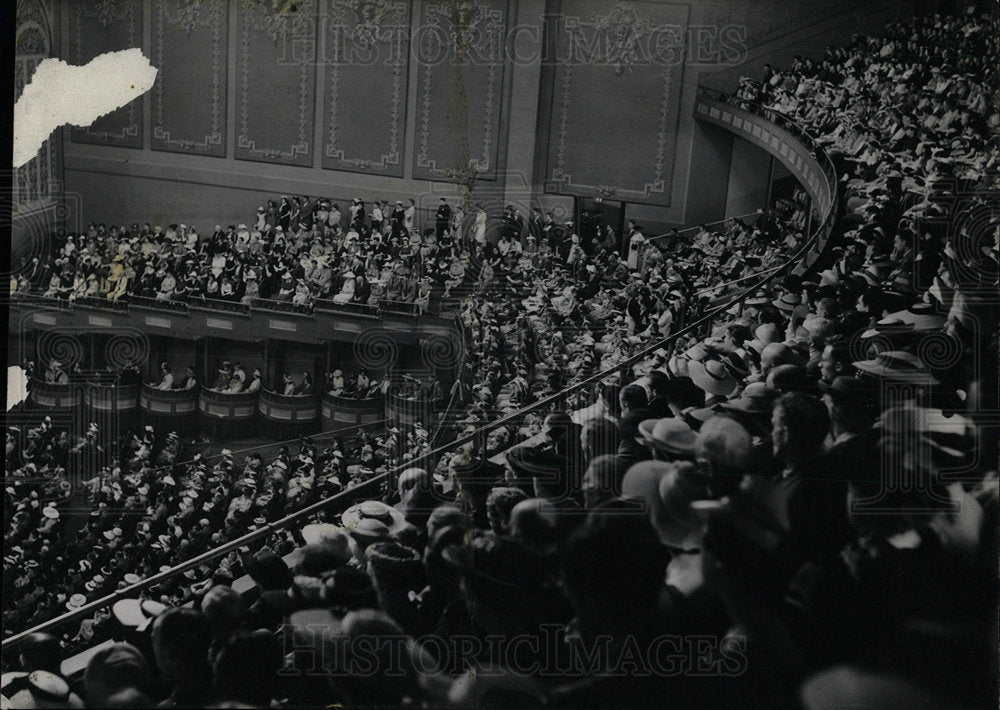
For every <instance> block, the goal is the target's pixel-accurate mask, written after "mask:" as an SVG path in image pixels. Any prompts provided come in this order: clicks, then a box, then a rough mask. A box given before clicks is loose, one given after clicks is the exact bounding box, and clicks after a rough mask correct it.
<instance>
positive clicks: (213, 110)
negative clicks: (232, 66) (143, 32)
mask: <svg viewBox="0 0 1000 710" xmlns="http://www.w3.org/2000/svg"><path fill="white" fill-rule="evenodd" d="M228 10H229V2H228V1H227V0H202V1H201V2H197V3H191V2H188V0H160V1H158V2H154V3H153V4H152V21H151V25H152V63H153V65H154V66H155V67H156V68H157V69H158V70H159V72H158V73H157V75H156V83H155V84H153V90H152V92H151V101H152V117H151V131H152V136H151V147H152V149H153V150H167V151H174V152H178V153H194V154H197V155H214V156H225V154H226V80H227V75H226V67H227V58H228V45H229V42H228V38H229V19H228V17H229V12H228Z"/></svg>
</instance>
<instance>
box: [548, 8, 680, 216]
mask: <svg viewBox="0 0 1000 710" xmlns="http://www.w3.org/2000/svg"><path fill="white" fill-rule="evenodd" d="M641 5H642V6H643V7H642V9H640V8H639V7H638V6H637V4H636V3H631V2H617V3H616V4H615V5H614V6H612V7H610V8H609V9H608V10H606V11H605V10H603V8H604V7H605V6H606V5H604V4H603V3H590V5H589V6H590V7H592V8H596V7H601V8H602V10H601V11H597V12H594V13H591V14H589V15H585V16H571V15H570V16H563V17H562V20H563V24H562V25H561V26H560V27H559V32H558V33H557V40H556V41H557V42H558V46H559V52H560V56H562V57H565V58H566V61H565V62H564V63H561V64H560V65H559V66H557V67H555V68H553V69H552V71H553V72H554V77H555V85H554V91H555V96H556V98H557V100H558V114H557V115H556V112H555V111H554V112H553V114H554V120H553V124H552V130H551V133H550V135H551V141H550V148H549V161H548V164H549V169H548V176H547V179H546V182H545V187H546V191H547V192H552V193H559V194H583V195H592V196H598V197H599V196H602V195H603V190H604V189H605V186H606V185H607V184H609V183H610V184H614V185H615V186H616V192H615V196H616V199H623V200H627V201H637V202H650V203H655V204H661V205H668V204H669V201H670V183H671V177H672V175H671V173H672V171H673V155H672V148H673V145H674V139H675V137H676V130H677V122H678V119H679V103H680V91H679V89H680V86H679V84H680V82H679V81H678V80H677V77H676V76H675V74H679V72H680V71H681V69H682V67H681V66H679V65H676V66H675V64H676V63H675V62H654V63H649V61H648V59H646V58H644V57H643V56H641V55H640V52H639V50H638V48H639V47H641V46H642V44H643V43H644V42H647V41H650V40H651V38H655V39H656V41H657V42H664V41H665V39H664V38H670V39H668V40H666V41H670V42H673V41H676V42H677V43H679V44H682V43H683V41H684V37H683V34H681V32H682V31H683V25H684V24H686V21H687V8H686V7H684V6H674V5H658V4H656V3H648V2H643V3H641ZM673 25H676V27H677V36H676V37H673V38H671V33H670V32H667V31H665V30H664V28H665V27H671V26H673ZM581 43H583V44H581ZM581 46H588V47H590V48H591V49H592V52H593V53H592V54H590V55H587V56H581V55H580V53H579V48H580V47H581ZM593 48H596V49H593ZM656 49H657V50H662V49H663V47H661V46H660V45H659V44H658V45H657V47H656ZM651 77H656V79H655V84H654V83H653V81H652V79H651ZM643 82H647V83H643ZM595 84H599V85H600V86H601V91H600V92H599V93H597V94H594V93H593V92H591V91H590V88H591V87H592V86H594V85H595ZM653 92H655V93H653ZM650 100H655V102H656V103H655V112H653V111H650V110H648V109H647V107H648V105H649V102H650ZM611 108H613V112H612V113H609V109H611ZM641 112H644V113H641ZM633 114H634V115H635V120H636V121H643V122H645V123H642V124H641V125H648V126H650V127H653V126H655V131H654V130H649V131H646V132H645V135H644V134H643V132H642V131H641V125H640V126H637V124H636V123H635V122H633V121H632V120H630V116H631V115H633ZM613 115H617V116H620V117H621V121H622V126H623V127H627V130H629V131H630V134H629V140H628V141H627V142H625V143H623V144H622V145H620V146H618V147H617V148H614V149H615V150H618V151H619V152H620V153H622V154H623V155H629V156H634V160H631V161H629V162H628V164H627V165H622V164H619V165H617V166H614V165H610V164H609V163H610V161H609V160H602V158H601V155H600V154H599V153H597V152H595V151H594V150H593V148H592V146H593V136H594V135H595V131H597V132H606V131H607V130H608V125H607V121H608V119H609V116H613ZM601 120H604V121H605V123H599V121H601ZM612 135H613V134H612ZM609 140H611V141H613V140H614V139H613V138H611V139H609ZM581 164H587V165H590V166H594V167H592V168H588V172H589V175H590V177H582V176H580V175H578V174H577V173H578V171H579V169H580V166H581ZM602 165H603V166H606V169H605V170H604V171H603V172H602V171H601V166H602Z"/></svg>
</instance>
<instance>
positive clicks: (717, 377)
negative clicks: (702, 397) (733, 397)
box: [688, 360, 737, 396]
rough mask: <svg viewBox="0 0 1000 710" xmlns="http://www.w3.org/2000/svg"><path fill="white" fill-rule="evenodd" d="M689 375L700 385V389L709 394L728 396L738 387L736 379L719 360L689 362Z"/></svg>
mask: <svg viewBox="0 0 1000 710" xmlns="http://www.w3.org/2000/svg"><path fill="white" fill-rule="evenodd" d="M688 376H689V377H690V378H691V380H692V381H693V382H694V383H695V384H696V385H698V387H699V389H702V390H704V391H705V392H708V393H709V394H717V395H721V396H727V395H730V394H732V393H733V391H734V390H735V389H736V387H737V383H736V379H735V378H734V377H733V374H732V373H731V372H730V371H729V368H727V367H726V366H725V365H723V364H722V363H721V362H719V361H718V360H706V361H705V362H699V361H697V360H692V361H691V362H690V363H688Z"/></svg>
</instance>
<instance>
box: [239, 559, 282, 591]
mask: <svg viewBox="0 0 1000 710" xmlns="http://www.w3.org/2000/svg"><path fill="white" fill-rule="evenodd" d="M243 569H244V570H246V573H247V574H248V575H250V578H251V579H252V580H253V581H255V582H256V583H257V584H259V585H260V587H261V589H262V590H274V589H287V588H288V587H289V586H291V584H292V571H291V570H290V569H289V568H288V565H287V564H285V561H284V560H283V559H281V558H280V557H278V556H277V555H276V554H274V553H273V552H271V551H270V550H259V551H258V552H256V553H254V554H253V555H248V556H246V557H244V558H243Z"/></svg>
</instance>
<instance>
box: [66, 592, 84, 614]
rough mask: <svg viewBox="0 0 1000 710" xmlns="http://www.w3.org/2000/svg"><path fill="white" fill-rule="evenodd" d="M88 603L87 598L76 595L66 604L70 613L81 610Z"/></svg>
mask: <svg viewBox="0 0 1000 710" xmlns="http://www.w3.org/2000/svg"><path fill="white" fill-rule="evenodd" d="M86 603H87V597H85V596H84V595H82V594H74V595H73V596H71V597H70V598H69V601H68V602H66V608H67V609H69V610H70V611H73V610H74V609H79V608H80V607H81V606H83V605H84V604H86Z"/></svg>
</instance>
